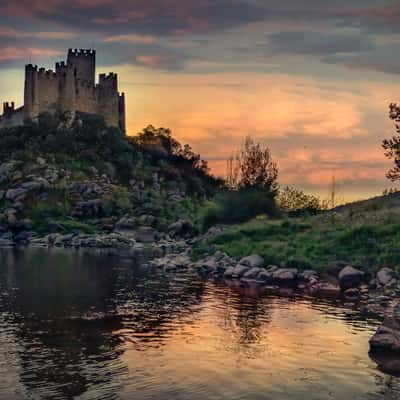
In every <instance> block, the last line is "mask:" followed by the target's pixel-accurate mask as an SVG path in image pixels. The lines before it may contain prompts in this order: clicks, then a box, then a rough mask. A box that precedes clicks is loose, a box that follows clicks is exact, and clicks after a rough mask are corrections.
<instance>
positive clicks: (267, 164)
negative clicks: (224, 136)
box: [239, 137, 278, 193]
mask: <svg viewBox="0 0 400 400" xmlns="http://www.w3.org/2000/svg"><path fill="white" fill-rule="evenodd" d="M239 166H240V179H239V186H240V187H241V188H247V189H249V188H258V189H264V190H266V191H268V192H271V193H276V191H277V189H278V184H277V178H278V168H277V165H276V163H275V162H274V161H273V160H272V156H271V152H270V150H269V148H268V147H264V148H262V147H261V145H260V143H255V142H254V141H253V139H251V138H250V137H247V138H246V140H245V142H244V145H243V148H242V150H241V152H240V155H239Z"/></svg>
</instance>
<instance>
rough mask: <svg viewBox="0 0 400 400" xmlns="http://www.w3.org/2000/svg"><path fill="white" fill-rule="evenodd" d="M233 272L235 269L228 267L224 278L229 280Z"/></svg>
mask: <svg viewBox="0 0 400 400" xmlns="http://www.w3.org/2000/svg"><path fill="white" fill-rule="evenodd" d="M234 270H235V267H228V268H227V269H226V270H225V272H224V276H225V277H226V278H231V277H232V275H233V272H234Z"/></svg>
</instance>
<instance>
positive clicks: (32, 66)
mask: <svg viewBox="0 0 400 400" xmlns="http://www.w3.org/2000/svg"><path fill="white" fill-rule="evenodd" d="M25 70H29V71H37V70H38V66H37V65H33V64H27V65H25Z"/></svg>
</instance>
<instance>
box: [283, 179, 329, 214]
mask: <svg viewBox="0 0 400 400" xmlns="http://www.w3.org/2000/svg"><path fill="white" fill-rule="evenodd" d="M277 200H278V204H279V208H280V210H281V211H283V212H284V213H287V214H288V215H289V216H290V217H298V216H301V215H304V214H310V215H315V214H317V213H318V212H319V211H321V210H325V209H327V205H326V202H323V201H321V200H320V199H319V198H318V197H316V196H313V195H309V194H305V193H304V192H303V191H301V190H298V189H294V188H291V187H289V186H286V187H285V188H283V189H282V190H279V192H278V196H277Z"/></svg>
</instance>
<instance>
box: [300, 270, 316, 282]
mask: <svg viewBox="0 0 400 400" xmlns="http://www.w3.org/2000/svg"><path fill="white" fill-rule="evenodd" d="M298 278H299V280H301V281H303V282H308V281H310V280H311V279H313V278H316V279H318V273H317V272H316V271H314V270H312V269H306V270H304V271H303V272H301V273H299V275H298Z"/></svg>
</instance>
